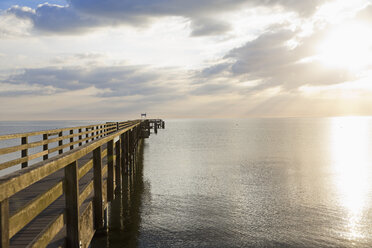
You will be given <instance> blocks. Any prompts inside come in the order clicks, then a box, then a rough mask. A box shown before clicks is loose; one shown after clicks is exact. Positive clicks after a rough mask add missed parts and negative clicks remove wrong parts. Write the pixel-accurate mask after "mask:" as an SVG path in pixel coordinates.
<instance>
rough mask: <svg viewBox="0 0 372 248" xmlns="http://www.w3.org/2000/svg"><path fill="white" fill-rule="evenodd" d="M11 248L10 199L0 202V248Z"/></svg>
mask: <svg viewBox="0 0 372 248" xmlns="http://www.w3.org/2000/svg"><path fill="white" fill-rule="evenodd" d="M8 247H9V199H5V200H3V201H2V202H0V248H8Z"/></svg>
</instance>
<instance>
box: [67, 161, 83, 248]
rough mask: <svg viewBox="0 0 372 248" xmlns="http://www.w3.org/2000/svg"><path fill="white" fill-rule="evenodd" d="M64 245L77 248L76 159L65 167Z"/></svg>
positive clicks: (78, 226) (77, 202) (77, 183)
mask: <svg viewBox="0 0 372 248" xmlns="http://www.w3.org/2000/svg"><path fill="white" fill-rule="evenodd" d="M64 186H65V204H66V234H67V238H66V241H67V245H66V247H73V248H79V243H80V233H79V230H80V221H79V182H78V164H77V161H75V162H73V163H71V164H69V165H67V166H66V167H65V184H64Z"/></svg>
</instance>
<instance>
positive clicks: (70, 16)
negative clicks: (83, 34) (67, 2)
mask: <svg viewBox="0 0 372 248" xmlns="http://www.w3.org/2000/svg"><path fill="white" fill-rule="evenodd" d="M7 13H8V14H14V15H15V16H17V17H18V18H21V19H28V20H31V21H32V22H33V24H34V27H35V28H37V29H38V30H41V31H44V32H50V33H61V32H62V33H63V32H68V33H77V32H80V31H86V30H87V29H89V28H91V27H94V26H98V25H100V21H99V20H97V19H96V18H92V17H89V16H86V15H84V14H81V13H78V12H77V11H75V10H74V9H73V8H70V7H64V6H59V5H54V4H48V3H46V4H42V5H39V6H38V7H37V8H36V9H35V10H33V9H30V8H26V7H19V6H13V7H12V8H10V9H9V10H8V11H7Z"/></svg>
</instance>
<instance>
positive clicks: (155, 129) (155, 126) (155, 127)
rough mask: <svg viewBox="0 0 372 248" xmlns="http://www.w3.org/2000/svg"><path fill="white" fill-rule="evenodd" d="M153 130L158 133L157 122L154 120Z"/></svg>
mask: <svg viewBox="0 0 372 248" xmlns="http://www.w3.org/2000/svg"><path fill="white" fill-rule="evenodd" d="M154 132H155V133H156V134H157V133H158V123H157V122H156V121H155V122H154Z"/></svg>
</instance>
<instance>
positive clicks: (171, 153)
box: [93, 118, 372, 248]
mask: <svg viewBox="0 0 372 248" xmlns="http://www.w3.org/2000/svg"><path fill="white" fill-rule="evenodd" d="M371 142H372V119H370V118H328V119H250V120H187V121H186V120H185V121H178V120H177V121H167V122H166V129H165V130H160V131H159V134H158V135H152V136H151V137H150V139H149V140H146V142H145V146H144V149H143V158H142V167H143V170H142V172H141V173H139V174H138V175H137V176H136V177H135V178H133V179H131V180H129V181H126V182H125V185H124V187H123V193H122V195H120V197H118V198H117V199H116V200H115V201H114V202H113V203H112V208H111V215H110V219H111V228H110V231H109V234H108V236H107V237H101V238H97V239H95V242H94V243H93V247H211V248H212V247H372V178H371V177H372V143H371Z"/></svg>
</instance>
